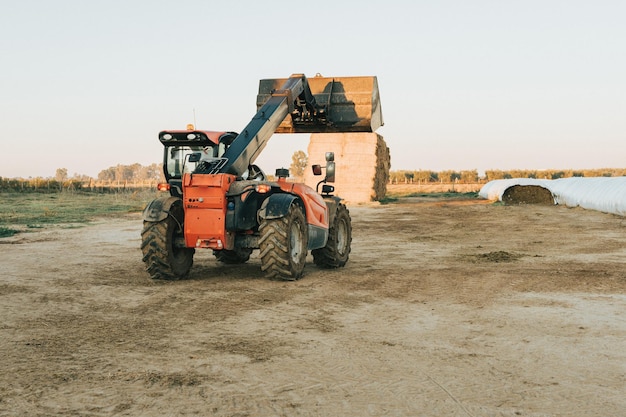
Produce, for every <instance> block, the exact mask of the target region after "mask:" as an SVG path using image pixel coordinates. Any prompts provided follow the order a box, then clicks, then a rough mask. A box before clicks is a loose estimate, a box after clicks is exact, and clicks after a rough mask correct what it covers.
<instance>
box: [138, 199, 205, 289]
mask: <svg viewBox="0 0 626 417" xmlns="http://www.w3.org/2000/svg"><path fill="white" fill-rule="evenodd" d="M173 216H176V218H174V217H173ZM183 218H184V214H183V208H182V207H180V206H173V207H172V208H171V209H170V214H169V215H168V216H167V218H166V219H165V220H161V221H159V222H149V221H144V222H143V230H142V232H141V239H142V242H141V251H142V252H143V261H144V262H145V264H146V270H147V271H148V273H149V274H150V277H151V278H152V279H165V280H179V279H183V278H186V277H187V275H189V270H190V269H191V265H192V264H193V254H194V252H195V249H193V248H186V247H177V246H176V245H174V240H175V239H176V238H181V237H183V229H182V221H183Z"/></svg>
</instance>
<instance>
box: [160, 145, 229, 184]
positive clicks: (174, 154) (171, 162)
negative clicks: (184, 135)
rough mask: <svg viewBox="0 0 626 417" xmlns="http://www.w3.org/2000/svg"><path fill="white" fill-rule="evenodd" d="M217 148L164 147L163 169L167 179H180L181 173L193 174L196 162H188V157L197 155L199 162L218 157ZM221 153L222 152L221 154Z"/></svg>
mask: <svg viewBox="0 0 626 417" xmlns="http://www.w3.org/2000/svg"><path fill="white" fill-rule="evenodd" d="M219 151H220V149H219V148H218V147H217V146H180V145H179V146H167V147H165V169H166V172H167V176H168V178H182V176H183V173H185V172H193V170H195V169H196V166H197V165H198V163H199V162H200V161H198V162H190V161H189V155H191V154H199V155H200V160H207V159H208V160H210V159H213V158H217V157H218V153H220V152H219ZM221 153H223V151H222V152H221Z"/></svg>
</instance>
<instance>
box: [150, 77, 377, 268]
mask: <svg viewBox="0 0 626 417" xmlns="http://www.w3.org/2000/svg"><path fill="white" fill-rule="evenodd" d="M351 88H352V90H351ZM257 108H258V111H257V113H256V115H255V116H254V118H253V119H252V120H251V121H250V123H249V124H248V125H247V126H246V127H245V128H244V130H243V131H242V132H241V133H240V134H237V133H235V132H213V131H203V130H195V128H194V127H193V126H191V125H189V126H188V127H187V130H168V131H162V132H160V133H159V140H160V142H161V143H162V144H163V146H164V159H163V170H164V173H165V178H166V180H167V184H160V185H159V189H161V190H164V191H169V196H165V197H160V198H157V199H155V200H153V201H152V202H150V203H149V204H148V205H147V206H146V208H145V210H144V213H143V223H144V227H143V230H142V233H141V236H142V244H141V249H142V252H143V261H144V262H145V264H146V269H147V271H148V273H149V274H150V276H151V277H152V278H153V279H166V280H177V279H182V278H185V277H186V276H187V275H188V274H189V271H190V269H191V266H192V263H193V255H194V252H195V250H196V249H212V250H213V253H214V255H215V256H216V258H217V259H218V260H219V261H221V262H224V263H228V264H239V263H244V262H246V261H248V259H249V258H250V254H251V253H252V251H253V250H255V249H259V250H260V255H259V257H260V260H261V269H262V270H263V271H264V272H265V274H266V276H267V277H269V278H279V279H285V280H296V279H299V278H300V277H301V276H302V272H303V270H304V266H305V260H306V256H307V253H308V251H309V250H310V251H311V253H312V255H313V260H314V262H315V264H316V265H318V266H320V267H325V268H338V267H343V266H345V265H346V262H348V257H349V255H350V244H351V241H352V226H351V219H350V214H349V212H348V209H347V208H346V206H345V205H344V204H343V203H342V200H341V199H340V198H339V197H336V196H334V195H333V194H332V193H333V191H334V187H333V186H331V185H328V184H327V183H332V182H334V177H335V162H334V155H333V153H331V152H328V153H327V154H326V166H325V167H321V166H320V165H314V166H313V171H314V173H315V174H316V175H322V168H325V169H326V173H325V176H324V178H323V179H322V180H321V181H320V182H319V183H318V184H317V189H316V190H313V189H312V188H310V187H308V186H307V185H305V184H300V183H294V182H290V181H288V180H287V178H288V177H289V171H288V170H287V169H277V170H276V178H277V179H276V180H275V181H269V180H268V179H267V178H266V176H265V174H264V173H263V171H262V170H261V169H260V168H258V167H257V166H256V165H254V161H255V159H256V157H257V156H258V155H259V153H260V152H261V151H262V150H263V148H264V147H265V145H266V143H267V141H268V140H269V138H270V137H271V136H272V135H273V134H274V133H275V132H277V133H286V132H290V133H312V132H321V133H327V132H372V131H374V130H376V128H378V127H379V126H380V125H382V115H381V110H380V101H379V98H378V85H377V80H376V77H342V78H325V77H321V76H319V75H318V76H316V77H315V78H313V79H310V80H308V79H307V78H306V77H305V76H304V75H302V74H294V75H292V76H291V77H290V78H288V79H270V80H261V81H260V85H259V94H258V96H257ZM320 185H322V190H321V193H320V192H318V189H319V187H320Z"/></svg>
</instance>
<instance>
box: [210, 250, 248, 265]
mask: <svg viewBox="0 0 626 417" xmlns="http://www.w3.org/2000/svg"><path fill="white" fill-rule="evenodd" d="M251 253H252V249H248V248H235V249H234V250H215V251H213V255H215V258H216V259H217V260H218V261H220V262H223V263H225V264H230V265H236V264H243V263H246V262H248V260H249V259H250V254H251Z"/></svg>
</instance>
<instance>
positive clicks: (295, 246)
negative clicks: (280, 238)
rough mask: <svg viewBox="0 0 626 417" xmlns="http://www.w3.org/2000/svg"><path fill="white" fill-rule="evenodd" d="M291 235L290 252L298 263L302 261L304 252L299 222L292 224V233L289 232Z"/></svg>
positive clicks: (293, 259)
mask: <svg viewBox="0 0 626 417" xmlns="http://www.w3.org/2000/svg"><path fill="white" fill-rule="evenodd" d="M289 235H290V236H289V246H290V253H289V254H290V256H291V259H292V261H293V262H296V263H298V262H299V261H300V254H301V253H302V231H301V230H300V224H299V223H298V222H293V223H292V224H291V233H289Z"/></svg>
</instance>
